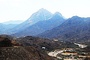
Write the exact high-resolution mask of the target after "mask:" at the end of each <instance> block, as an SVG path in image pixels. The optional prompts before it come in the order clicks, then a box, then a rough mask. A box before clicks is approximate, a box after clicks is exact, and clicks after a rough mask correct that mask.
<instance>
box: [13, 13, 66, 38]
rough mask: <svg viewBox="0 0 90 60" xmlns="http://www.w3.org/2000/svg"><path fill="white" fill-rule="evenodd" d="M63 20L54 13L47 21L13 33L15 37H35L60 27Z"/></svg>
mask: <svg viewBox="0 0 90 60" xmlns="http://www.w3.org/2000/svg"><path fill="white" fill-rule="evenodd" d="M64 21H65V19H64V18H63V16H62V15H61V14H60V13H59V12H56V13H55V14H54V15H53V16H52V17H51V18H50V19H49V20H44V21H39V22H37V23H36V24H34V25H32V26H29V27H28V28H26V29H24V30H22V31H19V32H17V33H15V34H14V35H16V36H28V35H29V36H35V35H38V34H40V33H42V32H45V31H46V30H51V29H53V28H54V27H57V26H59V25H61V24H62V23H63V22H64Z"/></svg>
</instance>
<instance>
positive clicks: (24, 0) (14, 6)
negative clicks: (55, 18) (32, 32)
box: [0, 0, 90, 22]
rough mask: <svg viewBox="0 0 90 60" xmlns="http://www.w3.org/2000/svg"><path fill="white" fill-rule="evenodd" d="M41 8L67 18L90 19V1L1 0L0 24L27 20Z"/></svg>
mask: <svg viewBox="0 0 90 60" xmlns="http://www.w3.org/2000/svg"><path fill="white" fill-rule="evenodd" d="M40 8H45V9H47V10H48V11H50V12H52V13H54V12H56V11H58V12H60V13H61V14H62V15H63V16H64V17H66V18H68V17H71V16H74V15H78V16H81V17H90V0H0V22H4V21H8V20H27V19H28V18H29V17H30V16H31V14H32V13H34V12H36V11H37V10H39V9H40Z"/></svg>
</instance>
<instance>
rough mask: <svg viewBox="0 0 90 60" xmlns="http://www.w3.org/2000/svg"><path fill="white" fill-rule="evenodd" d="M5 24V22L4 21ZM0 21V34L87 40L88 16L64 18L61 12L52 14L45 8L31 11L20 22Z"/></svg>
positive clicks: (88, 35) (89, 23) (89, 22)
mask: <svg viewBox="0 0 90 60" xmlns="http://www.w3.org/2000/svg"><path fill="white" fill-rule="evenodd" d="M6 24H7V23H6ZM6 24H5V23H0V27H1V28H0V34H9V35H13V36H16V37H21V36H38V37H41V38H42V37H43V38H49V39H58V40H64V41H78V40H80V41H89V40H90V38H89V37H90V27H89V25H90V18H89V17H87V18H84V17H79V16H73V17H71V18H68V19H66V18H64V16H62V14H61V13H59V12H56V13H54V14H52V13H51V12H49V11H48V10H46V9H43V8H42V9H40V10H38V11H37V12H35V13H33V14H32V15H31V16H30V17H29V18H28V19H27V20H25V21H23V22H22V23H19V24H17V23H15V24H11V23H9V22H8V24H7V25H6Z"/></svg>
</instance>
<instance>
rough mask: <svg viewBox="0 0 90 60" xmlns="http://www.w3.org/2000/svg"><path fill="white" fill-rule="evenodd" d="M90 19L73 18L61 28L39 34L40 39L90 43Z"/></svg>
mask: <svg viewBox="0 0 90 60" xmlns="http://www.w3.org/2000/svg"><path fill="white" fill-rule="evenodd" d="M89 26H90V18H81V17H78V16H73V17H71V18H69V19H67V20H66V21H65V22H64V23H62V24H61V25H60V26H58V27H55V28H53V29H51V30H49V31H45V32H44V33H41V34H39V35H38V36H39V37H44V38H51V39H52V38H56V39H59V40H64V41H75V42H76V41H90V27H89Z"/></svg>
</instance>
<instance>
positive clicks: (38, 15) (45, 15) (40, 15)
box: [8, 8, 52, 34]
mask: <svg viewBox="0 0 90 60" xmlns="http://www.w3.org/2000/svg"><path fill="white" fill-rule="evenodd" d="M51 17H52V13H50V12H49V11H47V10H46V9H43V8H42V9H40V10H39V11H37V12H35V13H34V14H32V15H31V17H30V18H28V19H27V20H26V21H24V22H23V23H21V24H19V25H18V26H16V27H14V28H13V29H12V30H10V31H11V32H8V33H10V34H13V33H16V32H18V31H21V30H23V29H25V28H27V27H29V26H31V25H33V24H35V23H37V22H39V21H44V20H48V19H49V18H51Z"/></svg>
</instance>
